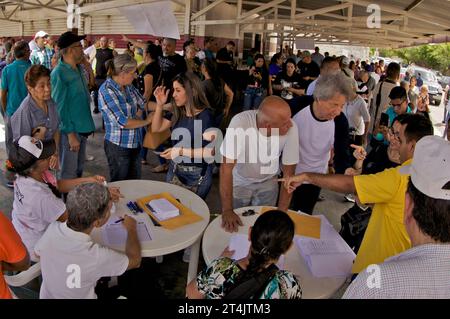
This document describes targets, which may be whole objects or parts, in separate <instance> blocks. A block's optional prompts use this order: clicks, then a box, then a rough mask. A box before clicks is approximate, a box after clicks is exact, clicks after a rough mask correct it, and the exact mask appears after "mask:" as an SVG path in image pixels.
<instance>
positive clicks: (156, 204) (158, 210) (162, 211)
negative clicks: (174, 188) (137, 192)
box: [147, 198, 180, 221]
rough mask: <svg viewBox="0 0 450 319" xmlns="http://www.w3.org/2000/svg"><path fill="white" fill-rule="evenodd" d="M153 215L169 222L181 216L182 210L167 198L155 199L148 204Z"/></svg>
mask: <svg viewBox="0 0 450 319" xmlns="http://www.w3.org/2000/svg"><path fill="white" fill-rule="evenodd" d="M147 205H148V206H149V208H150V210H151V211H152V213H153V215H155V217H156V218H157V219H158V220H160V221H163V220H167V219H170V218H174V217H177V216H179V215H180V210H179V209H178V208H176V207H175V206H174V205H173V204H172V203H171V202H169V201H168V200H167V199H165V198H160V199H153V200H151V201H150V202H148V204H147Z"/></svg>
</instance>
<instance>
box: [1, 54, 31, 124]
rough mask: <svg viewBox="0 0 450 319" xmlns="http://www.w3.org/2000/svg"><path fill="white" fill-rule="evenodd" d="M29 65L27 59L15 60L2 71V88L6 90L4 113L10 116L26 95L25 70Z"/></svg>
mask: <svg viewBox="0 0 450 319" xmlns="http://www.w3.org/2000/svg"><path fill="white" fill-rule="evenodd" d="M30 66H31V63H30V61H28V60H16V61H14V62H13V63H11V64H10V65H7V66H6V67H5V69H4V70H3V72H2V90H3V91H7V92H8V93H7V96H6V97H7V100H6V115H8V116H12V115H13V114H14V112H15V111H16V110H17V109H18V108H19V106H20V104H21V103H22V101H23V100H24V99H25V97H26V96H27V95H28V90H27V86H26V85H25V79H24V78H25V72H27V70H28V68H29V67H30Z"/></svg>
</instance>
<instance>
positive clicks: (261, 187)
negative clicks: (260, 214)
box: [233, 178, 278, 208]
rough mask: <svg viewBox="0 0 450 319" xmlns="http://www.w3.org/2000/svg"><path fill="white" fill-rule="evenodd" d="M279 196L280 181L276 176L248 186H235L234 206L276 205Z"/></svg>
mask: <svg viewBox="0 0 450 319" xmlns="http://www.w3.org/2000/svg"><path fill="white" fill-rule="evenodd" d="M277 198H278V182H277V179H276V178H271V179H269V180H267V181H264V182H261V183H254V184H250V185H246V186H233V208H241V207H246V206H276V204H277Z"/></svg>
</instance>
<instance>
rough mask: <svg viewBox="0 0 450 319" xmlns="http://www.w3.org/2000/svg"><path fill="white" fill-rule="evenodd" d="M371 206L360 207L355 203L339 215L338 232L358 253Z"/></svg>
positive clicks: (370, 213) (370, 212)
mask: <svg viewBox="0 0 450 319" xmlns="http://www.w3.org/2000/svg"><path fill="white" fill-rule="evenodd" d="M371 215H372V208H370V207H367V208H366V210H364V209H362V208H361V207H359V206H358V204H356V203H355V205H353V206H352V207H351V208H350V209H349V210H348V211H346V212H345V213H344V215H342V216H341V230H340V231H339V234H340V235H341V237H342V238H343V239H344V240H345V241H346V243H347V244H348V245H349V246H350V247H351V248H352V249H353V251H354V252H355V254H356V253H358V250H359V246H361V242H362V239H363V237H364V234H365V232H366V229H367V225H368V224H369V220H370V216H371Z"/></svg>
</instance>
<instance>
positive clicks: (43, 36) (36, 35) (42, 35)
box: [34, 31, 48, 40]
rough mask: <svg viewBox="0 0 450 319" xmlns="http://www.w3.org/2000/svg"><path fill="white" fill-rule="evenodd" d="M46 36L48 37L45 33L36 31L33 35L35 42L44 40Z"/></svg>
mask: <svg viewBox="0 0 450 319" xmlns="http://www.w3.org/2000/svg"><path fill="white" fill-rule="evenodd" d="M46 36H48V33H47V32H45V31H38V32H36V34H35V35H34V39H35V40H36V39H37V38H45V37H46Z"/></svg>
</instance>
